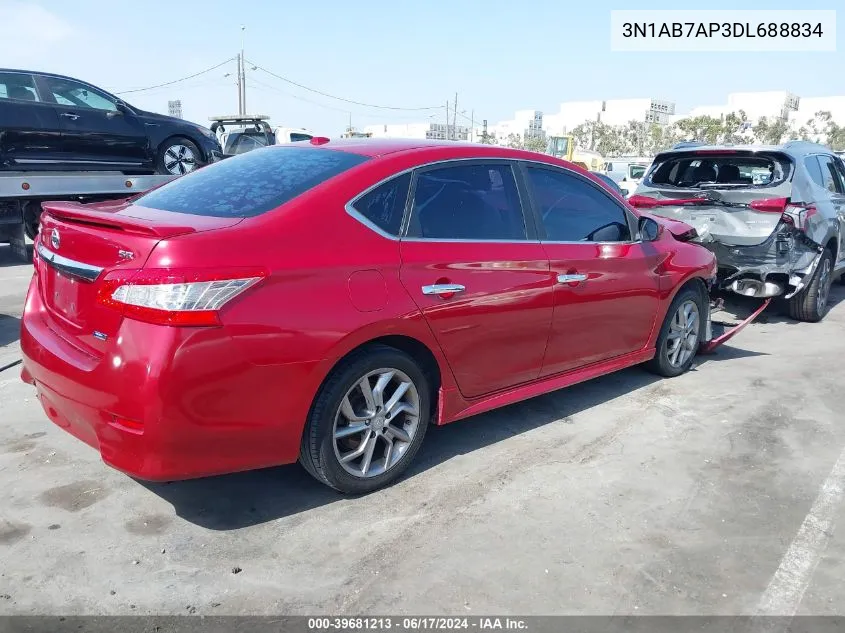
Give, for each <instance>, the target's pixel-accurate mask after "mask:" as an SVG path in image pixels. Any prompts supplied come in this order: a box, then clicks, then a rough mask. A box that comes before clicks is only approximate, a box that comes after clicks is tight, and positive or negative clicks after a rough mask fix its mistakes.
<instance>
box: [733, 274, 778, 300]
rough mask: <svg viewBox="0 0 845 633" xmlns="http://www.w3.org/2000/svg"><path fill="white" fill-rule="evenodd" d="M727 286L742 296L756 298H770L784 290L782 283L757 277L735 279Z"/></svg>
mask: <svg viewBox="0 0 845 633" xmlns="http://www.w3.org/2000/svg"><path fill="white" fill-rule="evenodd" d="M728 288H729V289H730V290H731V291H733V292H735V293H736V294H738V295H742V296H743V297H754V298H756V299H770V298H771V297H777V296H780V295H782V294H783V291H784V286H783V284H778V283H774V282H772V281H760V280H759V279H737V280H736V281H734V282H733V283H732V284H731V285H730V286H728Z"/></svg>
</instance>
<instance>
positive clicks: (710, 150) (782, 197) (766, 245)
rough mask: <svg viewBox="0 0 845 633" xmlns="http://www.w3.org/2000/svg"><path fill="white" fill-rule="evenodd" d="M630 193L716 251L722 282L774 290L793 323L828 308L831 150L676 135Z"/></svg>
mask: <svg viewBox="0 0 845 633" xmlns="http://www.w3.org/2000/svg"><path fill="white" fill-rule="evenodd" d="M629 201H630V202H631V204H633V205H634V206H635V207H638V208H639V209H641V210H643V211H646V212H648V213H652V214H655V215H660V216H664V217H668V218H673V219H676V220H682V221H684V222H686V223H688V224H690V225H692V226H693V227H694V228H695V230H696V232H697V234H698V236H697V237H696V238H695V240H696V241H698V242H699V243H701V244H702V245H703V246H706V247H707V248H708V249H710V250H711V251H713V253H714V254H715V255H716V258H717V260H718V264H719V280H720V287H721V288H723V289H727V290H731V291H733V292H736V293H738V294H741V295H745V296H749V297H760V298H767V297H776V296H783V298H784V299H785V300H786V304H787V309H788V312H789V314H790V316H791V317H792V318H795V319H798V320H801V321H820V320H821V319H822V318H823V317H824V315H825V314H826V313H827V310H828V305H827V300H828V294H829V291H830V284H831V281H832V280H833V279H834V278H836V277H839V276H841V275H842V272H843V271H845V163H843V161H842V160H841V159H840V158H839V157H838V156H836V155H835V154H834V152H833V151H831V150H830V149H828V148H826V147H823V146H821V145H817V144H815V143H807V142H804V141H790V142H788V143H786V144H784V145H777V146H765V145H745V146H740V145H737V146H708V145H703V144H700V143H690V142H687V143H680V144H678V145H676V146H675V147H674V148H672V150H670V151H666V152H663V153H661V154H658V155H657V156H656V157H655V159H654V163H653V164H652V166H651V168H650V169H649V171H648V173H647V174H646V176H645V178H644V179H643V181H642V183H641V184H640V185H639V186H638V187H637V189H636V191H635V192H634V195H633V196H632V197H631V198H630V199H629Z"/></svg>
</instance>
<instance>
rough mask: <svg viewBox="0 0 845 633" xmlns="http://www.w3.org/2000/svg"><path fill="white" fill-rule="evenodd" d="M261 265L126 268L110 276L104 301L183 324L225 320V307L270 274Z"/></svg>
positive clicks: (126, 312) (153, 319)
mask: <svg viewBox="0 0 845 633" xmlns="http://www.w3.org/2000/svg"><path fill="white" fill-rule="evenodd" d="M265 276H266V272H265V271H264V270H261V269H232V270H227V271H220V272H211V271H206V270H184V269H180V270H172V269H145V270H121V271H114V272H112V273H109V274H108V275H106V277H105V278H104V279H103V282H102V285H101V286H100V289H99V292H98V300H99V302H100V303H101V304H103V305H105V306H108V307H110V308H113V309H115V310H119V311H120V312H121V313H122V314H123V316H125V317H129V318H132V319H137V320H139V321H146V322H148V323H158V324H161V325H177V326H214V325H220V317H219V311H220V309H221V308H222V307H223V306H224V305H225V304H226V303H228V302H229V301H231V300H232V299H233V298H234V297H236V296H238V295H239V294H241V293H242V292H244V291H245V290H247V289H248V288H250V287H252V286H254V285H255V284H256V283H258V282H259V281H261V280H262V279H264V277H265Z"/></svg>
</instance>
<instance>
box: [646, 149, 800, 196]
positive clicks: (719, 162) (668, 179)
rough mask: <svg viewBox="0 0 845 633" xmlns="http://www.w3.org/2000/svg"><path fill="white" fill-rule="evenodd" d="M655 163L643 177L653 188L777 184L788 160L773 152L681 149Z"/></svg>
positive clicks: (786, 170) (787, 170) (718, 187)
mask: <svg viewBox="0 0 845 633" xmlns="http://www.w3.org/2000/svg"><path fill="white" fill-rule="evenodd" d="M655 165H656V167H655V168H654V170H653V171H652V172H651V174H650V176H649V177H648V179H647V180H648V184H650V185H654V186H657V187H666V186H668V187H677V188H697V189H726V188H749V187H766V186H769V185H777V184H780V183H781V182H783V181H784V180H785V179H786V178H787V176H788V175H789V162H788V159H786V158H781V157H779V156H778V155H774V154H773V155H765V154H743V153H740V152H731V153H725V154H719V153H716V154H713V153H710V152H708V153H706V154H696V153H695V152H684V153H681V154H669V155H664V156H658V157H657V159H656V160H655ZM643 171H645V170H643Z"/></svg>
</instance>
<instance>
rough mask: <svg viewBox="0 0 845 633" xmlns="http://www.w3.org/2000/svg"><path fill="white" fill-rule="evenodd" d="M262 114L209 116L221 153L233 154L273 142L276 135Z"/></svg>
mask: <svg viewBox="0 0 845 633" xmlns="http://www.w3.org/2000/svg"><path fill="white" fill-rule="evenodd" d="M269 118H270V117H267V116H264V115H233V116H219V117H211V119H210V121H212V123H211V131H212V132H214V133H215V134H216V135H217V138H218V139H219V140H220V145H221V146H222V147H223V154H224V155H226V156H234V155H235V154H243V153H244V152H250V151H252V150H254V149H259V148H261V147H269V146H270V145H273V144H275V142H276V137H275V135H274V134H273V129H272V128H271V127H270V124H269V123H267V120H268V119H269Z"/></svg>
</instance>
